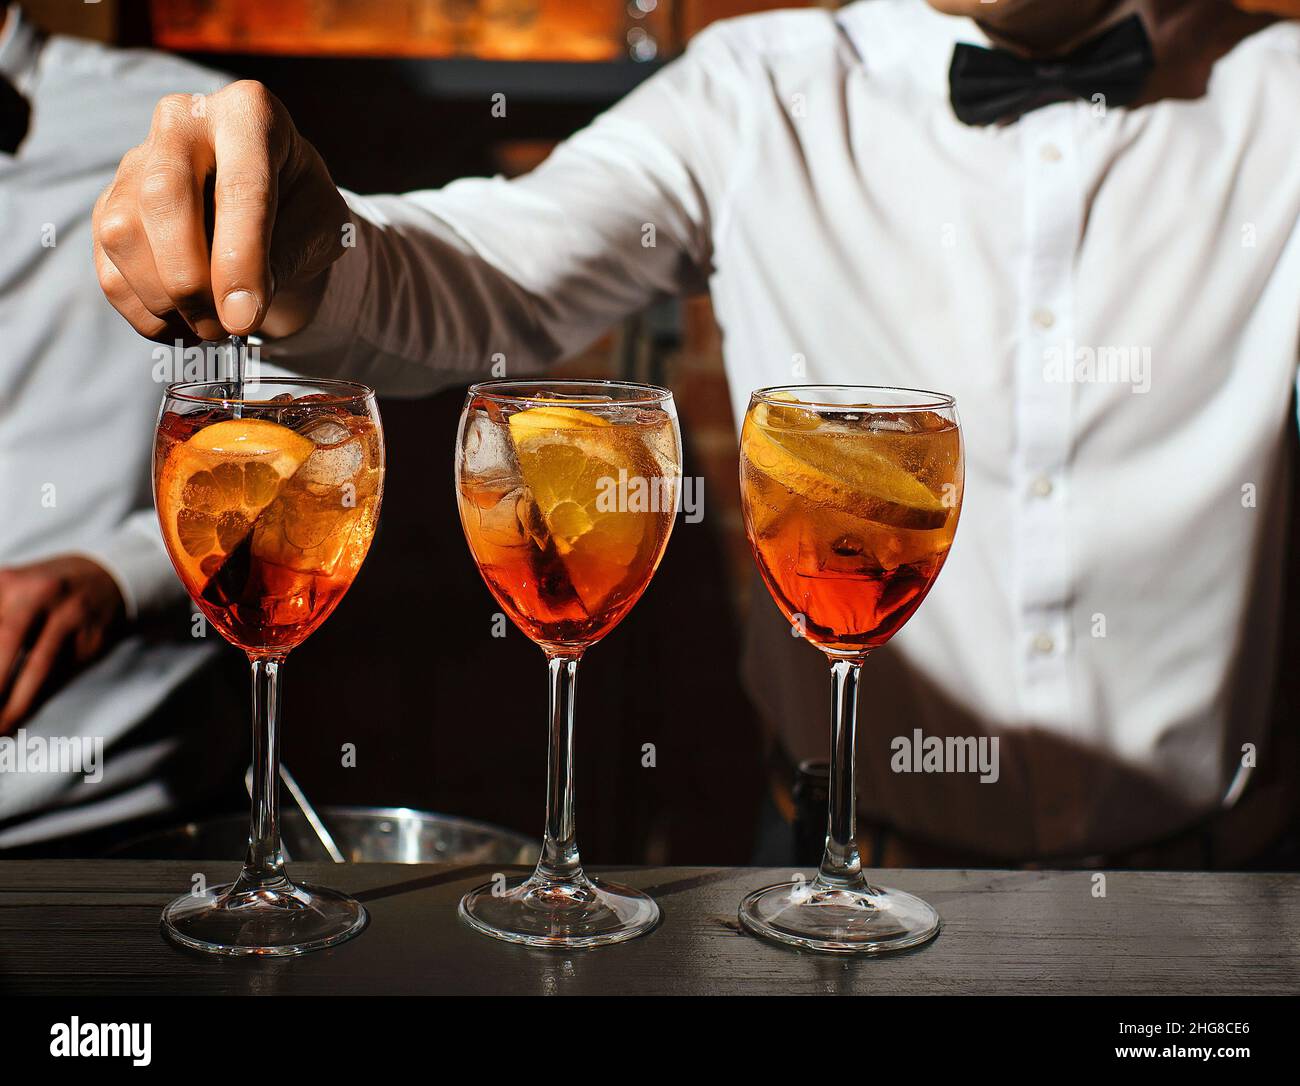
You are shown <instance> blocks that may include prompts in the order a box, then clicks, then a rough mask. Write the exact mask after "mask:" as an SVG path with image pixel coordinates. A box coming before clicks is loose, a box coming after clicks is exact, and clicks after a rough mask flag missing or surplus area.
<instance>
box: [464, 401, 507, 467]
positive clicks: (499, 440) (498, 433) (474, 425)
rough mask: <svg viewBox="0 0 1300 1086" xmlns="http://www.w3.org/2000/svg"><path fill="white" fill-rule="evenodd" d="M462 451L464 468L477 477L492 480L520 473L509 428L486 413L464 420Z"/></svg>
mask: <svg viewBox="0 0 1300 1086" xmlns="http://www.w3.org/2000/svg"><path fill="white" fill-rule="evenodd" d="M462 455H463V456H464V458H465V459H464V464H465V470H466V471H467V472H468V473H469V474H470V475H472V476H475V477H476V480H477V481H481V482H487V483H490V482H491V481H493V480H499V479H507V478H511V477H513V476H515V475H517V474H518V468H517V466H516V463H515V451H514V445H513V444H512V443H511V441H510V434H509V432H508V431H507V430H506V428H505V426H504V425H502V424H501V423H497V422H493V421H492V420H491V419H490V418H488V417H487V416H486V415H480V414H473V415H471V416H470V418H469V421H468V422H467V423H466V424H465V442H464V445H463V446H462Z"/></svg>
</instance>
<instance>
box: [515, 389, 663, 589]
mask: <svg viewBox="0 0 1300 1086" xmlns="http://www.w3.org/2000/svg"><path fill="white" fill-rule="evenodd" d="M510 437H511V439H512V441H513V442H514V445H515V454H516V456H517V457H518V459H519V469H520V474H521V475H522V476H523V480H524V483H525V484H526V485H527V487H528V489H529V490H530V491H531V492H532V497H533V500H534V501H535V502H536V504H537V510H538V512H539V513H540V514H541V519H542V522H543V524H544V525H545V528H546V532H547V533H548V534H549V537H550V542H552V543H553V544H554V546H555V552H556V554H558V555H559V557H560V561H561V562H562V563H563V565H564V569H565V572H566V573H567V574H568V575H569V580H570V582H571V583H572V585H573V589H574V592H576V593H577V595H578V598H579V600H581V601H582V605H583V607H584V608H585V609H586V611H587V613H588V614H589V615H591V614H595V613H597V612H598V611H599V610H600V608H601V605H602V604H603V603H604V602H605V600H606V599H607V598H608V597H609V595H610V594H611V593H612V592H614V590H615V589H617V588H618V587H619V586H620V585H621V584H623V582H624V581H626V580H627V577H628V572H629V569H630V567H631V566H632V565H633V563H634V562H635V561H636V559H637V557H638V555H639V554H640V553H641V550H642V548H643V547H644V546H645V545H647V543H648V542H649V541H650V539H651V537H652V536H653V530H652V518H650V517H648V516H646V515H645V514H642V513H634V512H627V511H623V510H620V509H619V508H618V507H617V502H614V501H611V500H610V499H611V487H612V486H613V485H615V484H617V482H618V480H619V478H620V472H624V473H626V477H628V478H631V477H635V476H649V475H650V474H651V473H652V465H651V463H650V457H649V453H648V451H647V450H646V447H645V445H644V443H643V441H642V439H641V435H640V434H639V433H638V428H637V427H630V426H614V425H612V424H611V423H610V422H609V421H608V420H607V419H604V418H601V417H600V416H599V415H595V414H592V413H591V412H589V411H582V410H580V409H577V408H572V407H534V408H530V409H528V410H526V411H521V412H519V413H518V414H516V415H512V416H511V417H510ZM534 542H535V543H536V544H537V545H538V546H539V547H542V548H543V549H544V548H545V546H546V544H547V542H548V541H547V540H546V539H544V538H539V539H535V540H534Z"/></svg>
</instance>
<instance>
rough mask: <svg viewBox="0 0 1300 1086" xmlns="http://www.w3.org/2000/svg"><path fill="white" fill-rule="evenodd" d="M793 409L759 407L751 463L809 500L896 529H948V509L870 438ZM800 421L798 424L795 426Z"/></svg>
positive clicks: (747, 435) (749, 445) (749, 437)
mask: <svg viewBox="0 0 1300 1086" xmlns="http://www.w3.org/2000/svg"><path fill="white" fill-rule="evenodd" d="M793 410H796V409H792V408H786V407H777V408H775V409H771V410H769V408H768V405H767V404H764V403H760V404H758V406H757V407H755V409H754V411H753V412H752V413H751V415H750V422H751V425H749V426H746V427H745V432H744V453H745V458H746V459H747V460H748V461H749V462H750V463H751V464H752V465H753V466H754V467H756V468H757V469H758V470H759V471H761V472H763V473H764V474H765V475H767V476H768V477H769V478H771V479H772V480H773V481H774V482H776V483H778V484H780V485H781V486H783V487H785V488H786V489H787V490H791V491H793V492H794V493H796V494H798V495H800V496H801V497H803V498H805V499H807V500H808V501H812V502H816V503H818V504H822V505H828V506H831V507H832V508H835V509H840V510H843V511H844V512H846V513H852V514H854V515H855V516H859V517H862V518H863V519H865V520H870V521H874V522H875V523H877V524H884V525H887V526H888V527H891V528H904V529H910V530H913V531H927V530H930V529H934V528H942V527H943V526H944V524H946V523H947V520H948V513H949V510H948V508H947V507H946V506H945V505H944V504H943V502H942V501H941V500H940V499H939V498H938V497H936V496H935V494H934V492H933V491H931V490H930V488H929V487H928V486H926V485H925V484H924V483H923V482H921V481H920V480H919V479H917V478H916V476H914V475H913V474H912V473H911V472H909V471H907V470H906V469H905V468H903V467H902V466H901V465H899V464H898V463H896V462H895V461H894V460H892V459H890V458H889V457H887V456H884V455H883V454H881V453H880V452H877V451H876V450H875V449H873V448H872V447H871V438H870V436H869V435H867V434H866V433H862V434H859V433H856V432H852V431H847V432H846V431H842V430H832V429H830V428H829V427H821V428H811V427H809V426H808V424H807V420H806V419H805V418H803V417H802V415H801V416H800V417H799V418H798V419H797V421H796V420H793V419H791V418H790V415H791V413H792V411H793ZM791 422H795V423H796V424H795V425H791Z"/></svg>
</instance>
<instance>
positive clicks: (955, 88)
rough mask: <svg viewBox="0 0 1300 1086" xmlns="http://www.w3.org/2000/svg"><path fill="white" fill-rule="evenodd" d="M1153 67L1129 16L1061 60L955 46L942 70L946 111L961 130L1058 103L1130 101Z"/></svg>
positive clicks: (1138, 25) (1145, 41) (1146, 42)
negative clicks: (948, 91)
mask: <svg viewBox="0 0 1300 1086" xmlns="http://www.w3.org/2000/svg"><path fill="white" fill-rule="evenodd" d="M1154 64H1155V57H1154V56H1153V55H1152V52H1151V40H1150V39H1149V38H1148V37H1147V32H1146V30H1144V29H1143V27H1142V20H1141V19H1140V18H1138V17H1137V16H1136V15H1131V16H1129V17H1128V18H1127V19H1124V20H1122V21H1120V22H1118V23H1116V24H1115V25H1114V26H1113V27H1111V28H1110V29H1109V30H1107V31H1106V32H1105V33H1103V34H1099V35H1098V36H1097V37H1095V38H1092V39H1090V40H1089V41H1086V42H1084V43H1083V44H1082V45H1081V46H1079V47H1078V48H1077V49H1075V50H1073V51H1072V52H1070V53H1067V54H1066V55H1065V56H1063V57H1055V58H1052V59H1051V60H1026V59H1024V58H1023V57H1018V56H1016V55H1015V54H1014V53H1009V52H1007V51H1006V50H1005V49H982V48H980V47H979V46H978V45H966V44H965V43H964V42H959V43H958V44H957V47H956V48H955V49H954V50H953V54H952V64H951V66H950V67H949V68H948V86H949V88H950V89H951V91H952V109H953V112H954V113H956V114H957V119H958V120H960V121H964V122H965V123H966V124H992V123H993V122H994V121H1000V120H1003V119H1006V118H1014V117H1018V116H1020V114H1022V113H1028V112H1029V111H1030V110H1032V109H1037V108H1038V107H1039V106H1043V105H1047V103H1049V102H1055V101H1060V100H1061V99H1062V98H1075V97H1078V98H1092V97H1093V95H1096V94H1101V95H1104V96H1105V98H1104V101H1105V103H1106V105H1108V106H1126V105H1128V104H1129V103H1130V102H1132V101H1134V100H1135V99H1136V98H1137V96H1138V93H1139V92H1140V91H1141V89H1142V84H1143V83H1144V82H1145V81H1146V77H1147V75H1148V74H1149V73H1150V71H1151V68H1152V67H1153V66H1154Z"/></svg>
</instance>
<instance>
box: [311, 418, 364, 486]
mask: <svg viewBox="0 0 1300 1086" xmlns="http://www.w3.org/2000/svg"><path fill="white" fill-rule="evenodd" d="M298 432H299V433H300V434H302V435H303V436H304V437H309V438H311V440H312V441H314V442H315V443H316V451H315V452H314V453H312V454H311V456H309V457H307V462H306V463H305V464H303V466H302V467H301V468H299V469H298V478H299V480H301V481H302V482H304V483H308V484H314V485H316V486H327V487H329V486H342V485H343V484H344V483H346V482H348V481H349V480H351V479H352V478H353V477H354V476H355V475H356V474H357V472H359V471H360V470H361V466H362V464H364V463H365V460H366V450H365V447H364V444H363V439H362V437H361V436H360V435H357V436H354V435H353V432H352V430H350V429H349V428H348V427H347V425H346V424H345V423H344V422H343V420H342V419H339V418H332V417H330V416H329V415H323V416H319V417H316V418H313V419H311V420H309V421H308V422H307V424H306V425H305V426H303V427H301V428H300V429H299V430H298Z"/></svg>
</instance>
